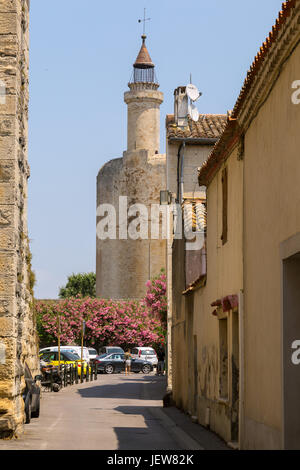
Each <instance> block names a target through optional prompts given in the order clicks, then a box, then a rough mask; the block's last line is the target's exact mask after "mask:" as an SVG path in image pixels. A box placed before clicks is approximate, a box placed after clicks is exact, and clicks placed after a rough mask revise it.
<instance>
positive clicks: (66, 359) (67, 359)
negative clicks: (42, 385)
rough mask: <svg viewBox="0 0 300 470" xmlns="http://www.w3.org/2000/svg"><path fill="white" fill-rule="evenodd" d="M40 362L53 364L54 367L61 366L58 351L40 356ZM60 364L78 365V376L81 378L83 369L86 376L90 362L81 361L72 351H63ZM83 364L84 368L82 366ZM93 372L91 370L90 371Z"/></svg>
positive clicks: (47, 352) (46, 352) (45, 352)
mask: <svg viewBox="0 0 300 470" xmlns="http://www.w3.org/2000/svg"><path fill="white" fill-rule="evenodd" d="M40 360H41V361H43V362H45V363H47V364H51V365H53V366H58V365H59V358H58V351H44V352H42V353H41V354H40ZM60 363H61V364H67V365H68V364H74V365H77V368H78V375H79V376H81V370H82V367H83V375H84V376H85V375H86V371H87V366H88V362H86V361H81V359H80V357H79V356H78V354H74V353H71V352H70V351H61V352H60ZM82 364H83V366H82ZM89 370H90V371H91V369H89Z"/></svg>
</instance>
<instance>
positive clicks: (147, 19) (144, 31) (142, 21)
mask: <svg viewBox="0 0 300 470" xmlns="http://www.w3.org/2000/svg"><path fill="white" fill-rule="evenodd" d="M150 20H151V18H146V8H144V19H143V20H139V23H144V25H143V36H145V33H146V21H150Z"/></svg>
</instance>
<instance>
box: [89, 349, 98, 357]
mask: <svg viewBox="0 0 300 470" xmlns="http://www.w3.org/2000/svg"><path fill="white" fill-rule="evenodd" d="M89 354H91V355H92V356H94V355H96V356H97V351H96V349H89Z"/></svg>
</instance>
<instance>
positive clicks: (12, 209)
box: [0, 0, 38, 437]
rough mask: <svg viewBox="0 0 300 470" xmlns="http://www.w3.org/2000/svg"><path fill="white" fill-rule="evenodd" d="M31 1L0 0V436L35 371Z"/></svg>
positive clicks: (16, 419)
mask: <svg viewBox="0 0 300 470" xmlns="http://www.w3.org/2000/svg"><path fill="white" fill-rule="evenodd" d="M28 23H29V0H0V90H1V93H0V436H1V437H6V436H12V435H13V434H14V433H18V432H19V431H21V430H22V425H23V422H24V402H23V399H22V391H23V389H24V385H25V382H24V365H25V363H27V364H28V366H29V368H30V369H31V371H32V374H33V375H34V373H38V354H37V353H38V351H37V344H38V342H37V334H36V329H35V321H34V320H35V319H34V318H33V313H32V308H31V306H32V287H33V286H32V284H33V275H32V272H31V255H30V251H29V240H28V232H27V179H28V177H29V166H28V163H27V149H28V145H27V134H28V63H29V57H28V56H29V33H28Z"/></svg>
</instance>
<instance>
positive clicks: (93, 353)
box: [88, 348, 98, 362]
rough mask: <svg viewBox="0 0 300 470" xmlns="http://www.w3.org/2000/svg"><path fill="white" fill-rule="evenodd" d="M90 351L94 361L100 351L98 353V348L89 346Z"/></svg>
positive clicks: (91, 359)
mask: <svg viewBox="0 0 300 470" xmlns="http://www.w3.org/2000/svg"><path fill="white" fill-rule="evenodd" d="M88 351H89V357H90V361H92V362H93V361H94V360H95V359H96V357H97V356H98V353H97V351H96V349H94V348H88Z"/></svg>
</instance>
